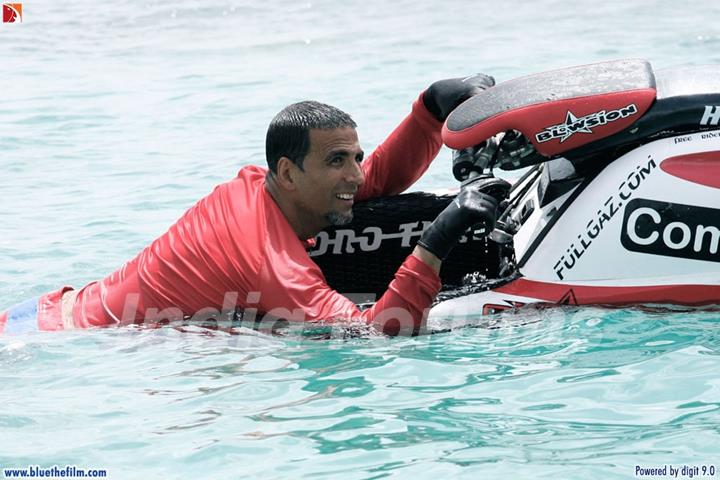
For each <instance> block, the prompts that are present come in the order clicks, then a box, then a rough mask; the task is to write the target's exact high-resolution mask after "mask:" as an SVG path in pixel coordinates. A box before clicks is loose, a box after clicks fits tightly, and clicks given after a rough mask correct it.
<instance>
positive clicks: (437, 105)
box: [423, 73, 495, 122]
mask: <svg viewBox="0 0 720 480" xmlns="http://www.w3.org/2000/svg"><path fill="white" fill-rule="evenodd" d="M493 85H495V79H494V78H493V77H491V76H489V75H485V74H482V73H478V74H476V75H471V76H469V77H465V78H449V79H447V80H439V81H437V82H435V83H433V84H432V85H430V87H429V88H428V89H427V90H425V93H424V94H423V103H424V104H425V108H427V109H428V111H429V112H430V113H432V114H433V116H434V117H435V118H437V119H438V120H440V121H441V122H444V121H445V120H446V119H447V117H448V115H450V113H451V112H452V111H453V110H455V108H456V107H457V106H458V105H460V104H461V103H462V102H464V101H465V100H467V99H468V98H470V97H472V96H473V95H477V94H478V93H480V92H482V91H483V90H486V89H488V88H490V87H492V86H493Z"/></svg>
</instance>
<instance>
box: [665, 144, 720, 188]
mask: <svg viewBox="0 0 720 480" xmlns="http://www.w3.org/2000/svg"><path fill="white" fill-rule="evenodd" d="M660 168H661V169H662V170H663V171H664V172H665V173H667V174H670V175H672V176H673V177H678V178H682V179H683V180H687V181H688V182H693V183H698V184H700V185H705V186H706V187H713V188H720V152H718V151H715V152H698V153H689V154H687V155H678V156H677V157H670V158H666V159H665V160H663V161H662V163H660Z"/></svg>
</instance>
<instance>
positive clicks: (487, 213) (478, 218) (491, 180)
mask: <svg viewBox="0 0 720 480" xmlns="http://www.w3.org/2000/svg"><path fill="white" fill-rule="evenodd" d="M509 191H510V184H509V183H508V182H506V181H505V180H502V179H500V178H495V177H475V178H473V179H471V180H469V181H467V182H466V183H465V184H463V187H462V188H461V189H460V193H459V194H458V196H457V197H455V199H454V200H453V201H452V202H451V203H450V205H448V206H447V207H446V208H445V210H443V211H442V212H440V215H438V216H437V218H436V219H435V221H434V222H433V223H432V224H430V226H429V227H428V228H427V229H426V230H425V231H424V232H423V234H422V236H421V237H420V241H418V245H421V246H423V247H425V249H427V250H428V251H430V252H431V253H433V254H434V255H435V256H437V257H438V258H439V259H440V260H444V259H445V258H447V256H448V255H449V254H450V251H451V250H452V249H453V248H454V247H455V245H457V243H458V241H459V240H460V237H461V236H462V235H463V234H464V233H465V232H466V231H467V229H468V228H470V227H472V226H473V225H476V224H480V226H481V227H482V228H483V229H484V230H485V233H486V234H489V233H490V232H491V231H492V230H493V228H495V220H496V216H497V208H498V202H500V201H501V200H503V199H504V198H505V197H507V194H508V192H509Z"/></svg>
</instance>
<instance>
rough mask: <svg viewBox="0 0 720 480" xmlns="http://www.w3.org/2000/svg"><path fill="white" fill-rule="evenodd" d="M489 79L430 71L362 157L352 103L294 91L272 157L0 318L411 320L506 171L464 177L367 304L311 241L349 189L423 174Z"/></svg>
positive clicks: (78, 323)
mask: <svg viewBox="0 0 720 480" xmlns="http://www.w3.org/2000/svg"><path fill="white" fill-rule="evenodd" d="M492 85H494V80H493V79H492V77H488V76H486V75H475V76H472V77H467V78H464V79H448V80H441V81H438V82H435V83H434V84H433V85H431V86H430V88H428V89H427V90H425V91H424V92H423V93H422V94H421V95H420V97H419V98H418V100H417V101H416V102H415V103H414V104H413V108H412V112H411V114H410V115H408V116H407V117H406V118H405V119H404V120H403V121H402V123H401V124H400V125H399V126H398V127H397V128H396V129H395V130H394V131H393V133H391V135H390V136H389V137H388V138H387V139H386V140H385V142H383V144H382V145H380V146H379V147H378V148H377V149H376V150H375V151H374V152H373V153H372V154H371V155H370V156H369V157H368V158H367V159H366V160H364V161H363V151H362V149H361V148H360V144H359V141H358V136H357V132H356V130H355V128H356V124H355V122H354V121H353V120H352V119H351V118H350V116H349V115H347V114H346V113H344V112H342V111H340V110H338V109H337V108H334V107H331V106H329V105H325V104H322V103H318V102H312V101H307V102H300V103H296V104H293V105H290V106H288V107H286V108H285V109H283V110H282V111H281V112H280V113H278V114H277V115H276V116H275V118H274V119H273V120H272V122H271V123H270V126H269V128H268V131H267V138H266V158H267V164H268V168H267V169H264V168H261V167H257V166H249V167H244V168H242V169H241V170H240V172H239V173H238V175H237V177H236V178H235V179H233V180H231V181H229V182H227V183H223V184H221V185H219V186H217V187H216V188H215V189H214V190H213V192H212V193H210V194H209V195H208V196H206V197H205V198H203V199H202V200H200V201H199V202H198V203H197V204H195V205H194V206H193V207H192V208H190V209H189V210H188V211H187V212H185V214H184V215H183V216H182V217H181V218H180V219H179V220H178V221H177V222H176V223H175V224H174V225H172V226H171V227H170V228H169V229H168V231H167V232H166V233H164V234H163V235H162V236H160V237H159V238H158V239H156V240H155V241H154V242H152V244H150V245H149V246H148V247H146V248H145V249H144V250H143V251H141V252H140V253H139V254H138V256H137V257H135V258H134V259H132V260H130V261H129V262H128V263H126V264H125V265H123V266H122V267H121V268H120V269H119V270H117V271H115V272H114V273H112V274H110V275H109V276H107V277H105V278H104V279H102V280H99V281H95V282H92V283H90V284H88V285H86V286H85V287H83V288H81V289H80V290H74V289H73V288H71V287H63V288H61V289H59V290H57V291H54V292H50V293H47V294H45V295H42V296H40V297H39V298H34V299H30V300H28V301H26V302H23V303H21V304H19V305H16V306H14V307H12V308H11V309H9V310H8V311H6V312H2V313H0V331H2V330H4V331H5V332H8V333H20V332H26V331H35V330H63V329H72V328H88V327H93V326H110V325H129V324H145V323H147V324H157V323H162V322H166V321H170V320H182V319H187V318H188V317H192V319H195V320H203V319H208V318H214V319H216V320H218V319H220V320H221V319H223V318H232V317H233V315H235V312H237V311H242V312H243V315H244V317H250V318H252V319H256V318H257V316H258V314H262V315H264V316H266V318H273V319H274V318H282V319H286V320H289V321H312V322H316V321H326V322H340V321H343V322H358V321H359V322H363V323H365V324H370V325H373V326H374V327H376V328H377V329H378V330H379V331H383V332H385V333H388V334H393V335H394V334H398V333H401V332H408V333H411V332H416V331H417V330H418V328H419V325H420V324H421V323H422V319H423V315H424V313H425V311H426V310H427V308H428V307H429V306H430V304H431V302H432V300H433V298H434V297H435V295H436V294H437V293H438V291H439V289H440V278H439V276H438V273H439V270H440V265H441V262H442V260H443V259H444V258H445V257H446V256H447V255H448V254H449V252H450V250H451V249H452V248H453V246H454V245H455V244H456V243H457V242H458V239H459V237H460V236H461V235H462V234H463V233H464V232H465V231H466V230H467V229H468V228H469V227H471V226H473V225H476V224H478V223H481V224H483V226H484V227H485V230H486V231H488V232H489V231H490V230H492V228H493V226H494V223H495V217H496V210H497V202H498V200H500V199H501V198H500V197H502V196H503V195H504V194H505V193H506V192H507V189H508V188H509V185H508V184H507V183H506V182H504V181H502V180H498V179H489V180H488V179H483V180H479V181H477V182H475V183H473V184H471V185H468V186H466V187H464V188H463V189H462V190H461V192H460V194H459V195H458V196H457V197H456V199H455V201H454V202H452V203H451V204H450V205H449V206H448V207H447V209H446V210H444V211H443V212H442V213H441V214H440V215H439V216H438V217H437V219H436V220H435V221H434V222H433V224H432V225H431V226H430V227H429V228H428V229H427V230H426V231H425V232H424V233H423V234H422V237H421V239H420V241H419V243H418V245H417V246H416V247H415V249H414V250H413V252H412V254H411V255H410V256H408V257H407V259H406V260H405V261H404V262H403V264H402V265H401V266H400V268H399V269H398V271H397V273H396V274H395V279H394V280H393V281H392V282H391V283H390V285H389V287H388V290H387V292H386V293H385V294H384V295H383V296H382V297H381V298H380V300H379V301H378V302H377V303H376V304H375V305H374V306H373V307H372V308H370V309H367V310H365V311H362V312H361V311H360V310H359V309H358V308H357V306H356V305H355V304H353V303H352V302H351V301H350V300H349V299H348V298H346V297H344V296H342V295H341V294H339V293H338V292H336V291H334V290H333V289H331V288H330V287H329V286H328V285H327V283H326V282H325V278H324V276H323V274H322V272H321V271H320V269H319V267H318V266H317V265H316V264H315V263H314V262H313V261H312V260H311V259H310V257H309V256H308V254H307V249H308V248H309V247H311V246H312V245H313V237H314V236H315V235H317V234H318V233H319V232H320V231H321V230H322V229H324V228H326V227H328V226H330V225H344V224H346V223H348V222H350V221H351V220H352V206H353V203H354V202H355V201H359V200H363V199H368V198H372V197H377V196H385V195H394V194H398V193H400V192H402V191H403V190H405V189H406V188H408V187H409V186H410V185H411V184H412V183H413V182H415V181H416V180H417V179H418V178H419V177H420V176H421V175H422V174H423V173H424V172H425V170H427V168H428V166H429V165H430V162H431V161H432V160H433V159H434V158H435V156H436V155H437V153H438V151H439V149H440V147H441V144H442V142H441V138H440V132H441V127H442V124H443V122H444V121H445V119H446V118H447V116H448V115H449V114H450V112H451V111H452V110H453V109H454V108H455V107H457V106H458V105H459V104H460V103H462V102H463V101H464V100H466V99H467V98H469V97H470V96H472V95H474V94H476V93H478V92H480V91H482V90H483V89H486V88H489V87H491V86H492ZM487 192H492V195H491V194H489V193H487Z"/></svg>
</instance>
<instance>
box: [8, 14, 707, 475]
mask: <svg viewBox="0 0 720 480" xmlns="http://www.w3.org/2000/svg"><path fill="white" fill-rule="evenodd" d="M23 7H24V8H23V12H24V22H23V23H22V24H15V25H9V24H0V53H1V54H2V59H3V67H4V68H3V70H2V73H3V74H2V80H1V81H0V86H2V88H3V96H2V102H0V146H1V147H2V155H0V172H2V182H0V198H1V199H2V204H1V205H2V207H0V222H2V224H3V225H5V228H4V229H3V233H2V235H0V306H3V307H5V306H7V305H10V304H13V303H15V302H18V301H21V300H23V299H25V298H27V297H29V296H31V295H36V294H41V293H43V292H45V291H47V290H49V289H54V288H57V287H58V286H59V285H61V284H64V283H66V284H71V285H75V286H80V285H83V284H84V283H86V282H88V281H91V280H94V279H96V278H99V277H101V276H103V275H105V274H107V273H109V272H110V271H112V270H114V269H115V268H117V267H118V266H119V265H121V264H122V263H123V262H124V261H125V260H127V259H128V258H130V257H132V256H133V255H134V254H135V253H137V251H138V250H139V249H141V248H142V247H143V246H144V245H146V244H147V243H148V242H149V241H151V240H152V239H153V238H154V237H155V236H157V235H159V234H161V233H162V232H163V231H164V230H165V229H166V228H167V227H168V226H169V225H170V224H171V223H172V222H173V221H174V220H175V219H176V218H177V217H178V216H179V215H180V214H182V212H183V211H184V210H185V209H187V208H188V207H190V206H191V205H192V204H193V203H194V202H195V201H196V200H197V199H198V198H200V197H201V196H203V195H205V194H206V193H207V192H209V191H210V190H211V189H212V187H213V186H214V185H215V184H217V183H219V182H222V181H225V180H226V179H228V178H230V177H232V176H233V175H234V174H235V173H236V171H237V170H238V168H239V167H241V166H242V165H247V164H252V163H261V162H262V159H263V145H264V134H265V128H266V126H267V123H268V122H269V120H270V119H271V118H272V116H273V115H274V114H275V113H276V112H277V111H278V110H279V109H280V108H282V107H283V106H284V105H286V104H287V103H290V102H293V101H296V100H300V99H305V98H315V99H319V100H322V101H325V102H328V103H331V104H335V105H337V106H339V107H341V108H343V109H344V110H347V111H349V112H351V113H352V114H353V116H354V118H355V120H356V121H357V122H358V124H359V125H360V128H359V134H360V139H361V142H362V144H363V146H364V148H365V149H366V150H368V151H369V150H371V149H372V148H373V146H374V145H376V144H377V143H378V142H380V141H381V140H382V138H383V137H384V136H385V135H386V134H387V133H388V132H389V131H390V130H391V129H392V128H393V127H394V125H395V124H396V123H397V122H398V120H399V119H400V118H402V116H403V115H404V114H405V113H406V112H407V111H408V110H409V106H410V103H411V102H412V101H413V100H414V99H415V98H416V97H417V95H418V94H419V92H420V91H421V90H422V89H423V88H424V87H426V86H427V85H428V84H429V83H431V82H432V81H434V80H436V79H439V78H443V77H448V76H460V75H465V74H467V73H472V72H475V71H485V72H487V73H491V74H493V75H495V76H496V77H497V78H498V79H499V80H505V79H509V78H512V77H513V76H517V75H522V74H526V73H532V72H537V71H541V70H545V69H550V68H555V67H562V66H568V65H573V64H579V63H587V62H593V61H599V60H606V59H612V58H622V57H643V58H647V59H649V60H651V61H652V62H653V64H654V65H655V66H656V67H670V66H674V65H681V64H702V63H718V62H720V50H719V49H718V46H720V23H719V22H718V21H717V20H718V19H719V18H720V4H717V3H716V2H695V3H694V4H693V5H692V6H688V5H683V4H681V3H680V2H676V3H670V2H662V1H660V0H655V1H649V0H648V1H639V2H632V3H630V2H628V3H625V2H620V1H618V0H613V1H606V2H603V3H602V5H596V6H590V5H589V4H581V3H580V2H577V3H569V2H559V1H551V0H540V1H536V2H532V3H529V2H527V3H521V2H516V3H506V4H502V6H500V4H499V3H497V4H496V3H492V2H459V1H446V2H442V3H441V4H439V3H438V4H436V3H435V2H429V1H425V0H415V1H399V2H391V3H390V2H381V1H376V0H370V1H363V2H343V3H342V4H341V3H337V2H329V1H322V2H317V1H312V2H289V1H271V2H265V3H262V4H261V3H257V2H252V3H250V2H245V3H244V2H235V3H232V2H225V3H223V2H217V1H214V0H210V1H208V2H205V3H199V2H191V1H177V2H151V3H145V2H128V1H122V0H121V1H118V2H114V3H112V4H107V5H106V4H100V3H98V2H91V1H88V0H79V1H75V2H54V1H53V2H51V1H33V2H25V3H23ZM449 164H450V162H449V152H443V153H441V155H440V157H439V158H438V159H437V161H436V162H435V163H434V165H433V166H432V168H431V170H430V172H429V173H428V174H427V175H426V176H425V177H424V178H423V179H422V180H421V181H420V182H419V183H418V185H417V186H416V188H417V189H432V188H441V187H444V186H447V185H448V182H449V179H450V165H449ZM241 333H242V334H241V335H233V336H231V335H226V334H222V333H211V332H207V331H202V330H201V329H197V328H196V329H190V331H185V332H180V331H177V330H174V329H170V328H162V329H157V330H141V331H137V330H131V329H119V330H97V331H89V332H65V333H52V334H37V335H26V336H18V337H12V338H11V337H4V338H0V372H1V373H0V382H2V391H1V393H0V405H2V407H0V465H1V466H4V467H8V466H25V465H30V464H37V465H41V466H44V467H49V466H52V465H54V464H58V465H60V466H64V465H66V464H69V465H77V466H78V467H84V468H106V469H108V470H109V472H110V474H111V475H112V478H193V477H199V478H239V477H263V478H298V477H308V478H311V477H320V478H322V477H339V476H342V477H343V478H381V477H383V476H395V477H400V478H406V477H411V476H412V477H413V478H438V477H445V478H478V477H481V476H484V475H487V476H488V478H501V477H506V478H578V477H580V476H581V475H582V476H583V478H588V479H589V478H592V479H595V478H597V479H600V478H602V479H605V478H640V477H637V476H636V475H635V469H636V467H637V466H640V467H642V468H650V467H662V466H663V465H673V466H677V467H682V466H683V465H690V466H703V465H705V466H709V465H713V464H714V465H715V466H716V468H718V467H720V465H718V463H719V461H718V452H720V413H719V410H720V376H719V375H718V372H720V358H719V354H720V314H718V312H714V311H678V310H676V311H667V310H665V311H663V310H657V309H641V308H637V309H599V308H580V309H566V308H558V309H549V310H535V309H529V310H525V311H521V312H519V313H516V314H506V315H500V316H498V317H494V318H493V319H492V320H491V321H489V320H487V319H485V320H483V319H478V320H477V322H476V323H475V324H474V325H471V326H470V327H466V328H457V329H455V330H454V331H451V332H448V333H443V334H438V335H431V336H426V337H419V338H410V339H385V338H343V335H342V333H341V332H336V333H334V334H333V335H332V338H330V339H327V340H316V339H313V338H312V337H310V336H303V335H302V334H301V333H300V332H289V334H288V335H287V336H282V337H279V336H269V335H266V334H263V333H256V332H249V331H248V332H241ZM717 477H718V474H717V473H716V475H715V478H717ZM645 478H647V477H645ZM656 478H659V477H656ZM677 478H683V477H682V476H678V477H677ZM685 478H689V477H687V476H686V477H685ZM699 478H713V477H709V476H708V475H706V476H705V477H702V476H701V475H700V476H699Z"/></svg>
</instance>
